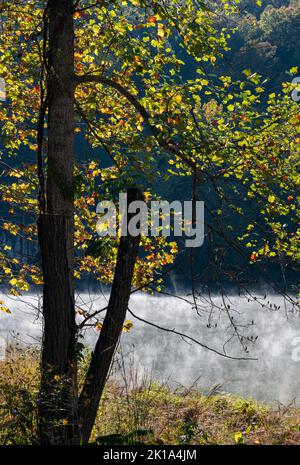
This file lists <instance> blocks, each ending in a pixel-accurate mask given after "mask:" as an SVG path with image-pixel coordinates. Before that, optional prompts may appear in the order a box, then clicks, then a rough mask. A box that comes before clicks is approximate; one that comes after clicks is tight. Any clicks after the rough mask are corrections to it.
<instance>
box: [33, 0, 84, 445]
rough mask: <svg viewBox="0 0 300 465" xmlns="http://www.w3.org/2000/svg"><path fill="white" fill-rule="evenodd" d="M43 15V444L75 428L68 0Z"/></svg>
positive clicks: (53, 2) (62, 440) (65, 439)
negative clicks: (45, 156)
mask: <svg viewBox="0 0 300 465" xmlns="http://www.w3.org/2000/svg"><path fill="white" fill-rule="evenodd" d="M46 15H47V19H48V24H49V37H48V59H47V99H48V160H47V178H46V209H45V211H44V212H42V213H41V214H40V217H39V221H38V231H39V244H40V250H41V257H42V269H43V278H44V288H43V317H44V328H43V329H44V335H43V348H42V363H41V371H42V373H41V378H42V379H41V390H40V397H39V438H40V442H41V443H43V444H68V443H73V442H74V441H75V438H76V431H77V420H76V419H77V407H76V405H77V394H76V357H75V341H76V326H75V308H74V284H73V275H74V202H73V162H74V131H73V118H74V26H73V1H72V0H49V2H48V6H47V11H46ZM77 436H78V435H77Z"/></svg>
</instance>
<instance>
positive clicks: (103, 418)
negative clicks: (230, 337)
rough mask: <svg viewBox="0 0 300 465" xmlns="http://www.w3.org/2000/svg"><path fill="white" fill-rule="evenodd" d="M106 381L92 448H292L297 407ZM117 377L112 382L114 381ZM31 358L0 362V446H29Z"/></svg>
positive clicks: (32, 427)
mask: <svg viewBox="0 0 300 465" xmlns="http://www.w3.org/2000/svg"><path fill="white" fill-rule="evenodd" d="M128 371H129V373H128V372H126V370H125V369H123V370H122V375H121V376H120V375H119V376H116V374H115V375H113V376H112V378H111V380H110V381H109V383H108V385H107V388H106V391H105V394H104V397H103V399H102V403H101V406H100V408H99V413H98V417H97V421H96V424H95V427H94V431H93V435H92V442H97V443H99V444H121V443H123V444H124V443H127V444H128V443H129V444H136V443H146V444H300V409H297V408H296V407H294V406H292V405H290V406H287V407H284V406H280V407H278V408H277V409H274V408H273V409H272V408H271V407H270V406H264V405H260V404H258V403H256V402H255V401H253V400H246V399H242V398H238V397H236V396H232V395H220V394H213V395H210V396H204V395H202V394H201V393H200V392H199V391H197V389H195V388H193V387H191V388H189V389H185V388H178V389H176V390H172V389H171V388H170V387H169V386H168V385H167V384H162V383H158V382H153V381H152V380H151V379H149V378H147V377H144V378H143V379H142V380H140V379H138V377H137V374H136V373H135V372H134V370H133V369H132V368H129V370H128ZM116 379H118V381H116ZM38 384H39V369H38V354H37V353H36V352H34V351H32V350H28V351H17V350H15V349H14V350H12V351H11V352H10V353H9V355H8V357H7V359H6V360H5V361H4V362H0V444H34V443H35V441H36V440H35V437H36V396H37V393H38Z"/></svg>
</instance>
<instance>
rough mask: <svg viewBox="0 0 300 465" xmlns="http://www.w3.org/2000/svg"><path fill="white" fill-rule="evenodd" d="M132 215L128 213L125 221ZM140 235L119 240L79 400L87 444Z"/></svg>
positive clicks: (136, 194) (132, 192)
mask: <svg viewBox="0 0 300 465" xmlns="http://www.w3.org/2000/svg"><path fill="white" fill-rule="evenodd" d="M142 199H143V196H142V193H141V191H140V190H139V189H134V188H132V189H129V190H128V204H129V203H130V202H133V201H135V200H142ZM131 216H132V215H130V214H128V221H129V220H130V218H131ZM139 242H140V236H137V237H131V236H127V237H121V239H120V244H119V250H118V257H117V263H116V269H115V275H114V281H113V285H112V290H111V294H110V299H109V303H108V307H107V312H106V315H105V318H104V322H103V327H102V329H101V333H100V336H99V339H98V341H97V344H96V347H95V350H94V352H93V355H92V360H91V363H90V366H89V370H88V373H87V376H86V379H85V382H84V386H83V389H82V392H81V395H80V399H79V418H80V430H81V441H82V442H83V443H84V444H85V443H87V442H88V441H89V438H90V435H91V432H92V428H93V425H94V423H95V419H96V415H97V410H98V406H99V402H100V399H101V396H102V393H103V389H104V386H105V382H106V379H107V376H108V373H109V369H110V366H111V363H112V360H113V356H114V353H115V349H116V347H117V344H118V341H119V338H120V335H121V332H122V328H123V325H124V321H125V317H126V312H127V307H128V302H129V297H130V292H131V282H132V276H133V271H134V266H135V262H136V258H137V253H138V248H139Z"/></svg>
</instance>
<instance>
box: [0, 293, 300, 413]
mask: <svg viewBox="0 0 300 465" xmlns="http://www.w3.org/2000/svg"><path fill="white" fill-rule="evenodd" d="M182 299H186V300H191V297H186V296H185V295H183V294H182V295H181V298H180V299H178V298H175V297H172V296H148V295H146V294H135V295H133V296H132V298H131V301H130V309H131V310H132V312H133V313H134V314H135V315H136V316H138V317H140V318H143V319H146V320H147V321H150V322H151V323H153V324H156V325H158V326H160V327H164V328H167V329H174V330H176V331H178V332H180V333H184V334H186V335H188V336H190V337H192V338H193V339H195V340H197V341H199V342H200V343H203V344H205V345H207V346H209V347H210V348H212V349H216V350H217V351H219V352H223V346H224V343H226V344H225V346H224V347H225V351H226V353H227V354H228V355H230V356H233V357H237V358H241V357H248V358H254V359H256V360H235V359H228V358H224V357H221V356H220V355H217V354H216V353H214V352H213V351H209V350H207V349H204V348H202V347H201V346H199V345H198V344H196V343H195V342H191V341H190V340H187V339H185V338H183V337H181V336H178V335H176V334H173V333H167V332H165V331H163V330H162V329H158V328H156V327H153V326H149V325H148V324H146V323H145V322H142V321H139V320H136V319H135V318H134V317H133V316H132V315H128V319H130V320H131V321H132V322H133V324H134V326H133V328H132V329H131V330H130V332H128V333H123V335H122V338H121V346H120V347H121V351H122V354H123V358H124V360H125V364H126V363H130V364H132V363H133V362H132V360H134V367H135V370H136V371H137V372H138V373H139V375H140V376H143V374H147V375H148V376H151V377H152V378H153V379H155V380H159V381H163V382H168V383H169V384H170V385H172V386H185V387H189V386H191V385H193V384H195V386H197V387H198V388H199V389H200V390H201V391H203V392H204V393H208V392H210V391H211V390H212V389H214V388H216V387H217V389H218V390H219V391H221V392H229V393H233V394H237V395H241V396H244V397H247V398H254V399H256V400H259V401H263V402H275V403H276V402H281V403H284V404H285V405H286V404H288V403H290V402H295V403H296V404H297V405H300V318H299V314H298V312H297V311H295V310H294V309H293V307H292V306H291V305H290V304H289V303H287V302H285V301H284V300H283V299H282V298H281V297H278V296H271V297H270V296H269V297H268V298H266V299H263V296H258V298H257V299H256V300H250V301H248V299H245V298H241V297H238V296H229V297H228V298H227V300H226V304H228V305H230V311H229V313H230V315H231V316H233V318H234V320H233V321H234V323H233V325H232V324H230V320H229V318H228V312H227V311H224V308H222V303H223V300H222V299H221V298H220V297H213V298H211V299H208V297H207V296H206V297H205V298H203V300H202V301H201V302H199V306H201V308H198V309H197V310H195V309H193V308H192V306H191V305H190V303H188V302H186V300H182ZM0 300H3V301H4V302H5V303H6V304H7V305H8V306H9V307H10V308H11V311H12V314H10V315H9V314H4V313H1V314H0V349H1V350H2V356H3V355H4V352H5V345H6V344H7V342H13V343H14V344H19V345H24V344H25V345H27V344H30V345H32V344H34V345H39V344H40V339H41V331H42V330H41V320H40V318H39V317H38V308H39V307H40V302H41V301H40V299H39V298H38V297H37V296H32V295H31V296H27V297H22V300H20V298H17V297H16V298H11V297H8V296H5V295H2V296H0ZM76 301H77V306H78V307H80V308H81V309H83V310H86V311H89V312H92V311H95V310H98V309H101V308H103V307H105V305H106V301H107V297H106V296H105V295H101V294H99V295H91V294H81V295H80V296H77V300H76ZM268 301H269V303H267V302H268ZM212 310H213V311H212ZM233 326H235V327H238V328H239V334H240V335H241V334H242V335H243V336H244V339H243V340H242V343H243V344H244V345H247V347H248V350H249V353H245V352H244V351H243V349H242V346H241V343H240V341H239V340H238V338H237V337H232V335H233V333H234V328H233ZM98 335H99V332H98V331H97V330H95V329H94V328H90V329H88V330H86V331H85V333H84V341H85V343H86V345H87V346H89V347H92V346H93V344H94V343H95V341H96V338H97V337H98ZM247 336H248V338H250V341H251V338H252V339H253V341H255V342H254V343H252V342H249V341H247V340H246V339H245V338H246V337H247ZM119 354H120V351H119ZM128 360H130V362H128Z"/></svg>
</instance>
